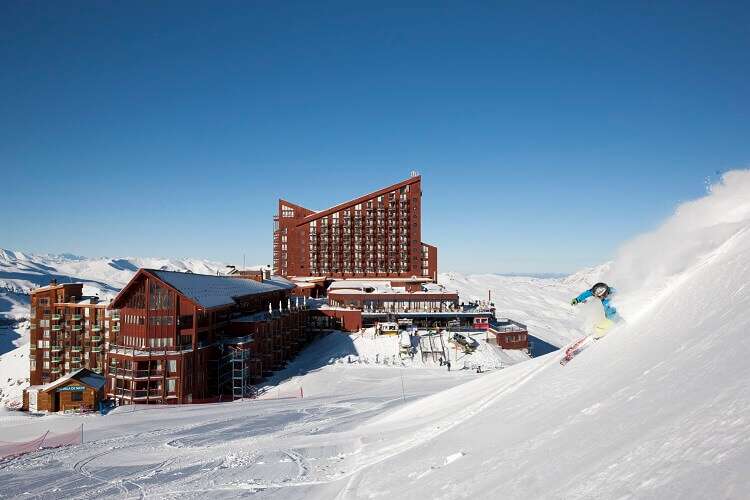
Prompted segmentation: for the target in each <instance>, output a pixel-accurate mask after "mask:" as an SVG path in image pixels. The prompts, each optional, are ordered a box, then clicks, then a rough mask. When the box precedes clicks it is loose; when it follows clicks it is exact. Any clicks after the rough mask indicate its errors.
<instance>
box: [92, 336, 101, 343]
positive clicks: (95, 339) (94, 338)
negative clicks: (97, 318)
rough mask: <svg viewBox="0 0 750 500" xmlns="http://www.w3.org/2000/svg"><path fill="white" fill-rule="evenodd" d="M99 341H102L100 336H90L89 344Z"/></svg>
mask: <svg viewBox="0 0 750 500" xmlns="http://www.w3.org/2000/svg"><path fill="white" fill-rule="evenodd" d="M101 341H102V337H101V335H92V336H91V342H101Z"/></svg>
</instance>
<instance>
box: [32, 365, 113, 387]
mask: <svg viewBox="0 0 750 500" xmlns="http://www.w3.org/2000/svg"><path fill="white" fill-rule="evenodd" d="M71 380H77V381H79V382H80V383H82V384H85V385H87V386H89V387H93V388H94V389H101V388H102V387H104V382H105V380H104V376H103V375H99V374H98V373H94V372H92V371H91V370H89V369H88V368H79V369H77V370H76V371H73V372H70V373H68V374H66V375H63V376H62V377H60V378H58V379H57V380H54V381H52V382H50V383H48V384H44V385H34V386H31V387H30V389H38V390H40V391H48V390H50V389H53V388H55V387H57V386H59V385H62V384H64V383H65V382H69V381H71Z"/></svg>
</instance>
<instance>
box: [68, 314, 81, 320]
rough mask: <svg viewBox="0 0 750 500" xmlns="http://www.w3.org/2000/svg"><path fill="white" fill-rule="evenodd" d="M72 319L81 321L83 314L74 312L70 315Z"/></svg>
mask: <svg viewBox="0 0 750 500" xmlns="http://www.w3.org/2000/svg"><path fill="white" fill-rule="evenodd" d="M70 319H72V320H73V321H81V320H82V319H83V316H81V315H80V314H72V315H71V316H70Z"/></svg>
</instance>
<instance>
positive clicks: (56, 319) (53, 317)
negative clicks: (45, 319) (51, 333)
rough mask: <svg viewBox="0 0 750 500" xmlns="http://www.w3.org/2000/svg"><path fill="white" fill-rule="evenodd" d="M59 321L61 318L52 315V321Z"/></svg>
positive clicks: (58, 315)
mask: <svg viewBox="0 0 750 500" xmlns="http://www.w3.org/2000/svg"><path fill="white" fill-rule="evenodd" d="M61 319H62V316H61V315H60V314H53V315H52V321H60V320H61Z"/></svg>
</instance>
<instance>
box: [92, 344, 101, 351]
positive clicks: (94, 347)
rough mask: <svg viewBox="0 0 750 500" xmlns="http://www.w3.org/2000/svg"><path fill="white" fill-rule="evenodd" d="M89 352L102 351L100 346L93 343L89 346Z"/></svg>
mask: <svg viewBox="0 0 750 500" xmlns="http://www.w3.org/2000/svg"><path fill="white" fill-rule="evenodd" d="M91 352H102V346H100V345H95V346H92V347H91Z"/></svg>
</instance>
